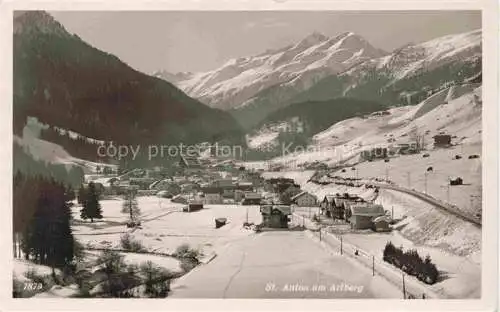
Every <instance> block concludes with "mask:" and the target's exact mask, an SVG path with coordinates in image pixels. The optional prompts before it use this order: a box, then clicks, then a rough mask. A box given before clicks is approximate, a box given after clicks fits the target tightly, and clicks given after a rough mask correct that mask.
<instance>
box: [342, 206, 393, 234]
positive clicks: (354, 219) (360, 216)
mask: <svg viewBox="0 0 500 312" xmlns="http://www.w3.org/2000/svg"><path fill="white" fill-rule="evenodd" d="M380 216H385V211H384V207H382V206H381V205H373V204H370V203H366V202H364V203H363V202H361V203H352V204H349V205H347V207H346V210H345V217H346V220H348V221H349V223H351V227H352V228H353V229H371V228H373V227H374V224H373V220H374V219H375V218H377V217H380Z"/></svg>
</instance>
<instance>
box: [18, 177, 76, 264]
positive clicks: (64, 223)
mask: <svg viewBox="0 0 500 312" xmlns="http://www.w3.org/2000/svg"><path fill="white" fill-rule="evenodd" d="M74 197H75V193H74V190H73V188H72V187H71V185H65V184H64V183H62V182H58V181H56V180H55V179H54V178H48V177H43V176H41V175H37V176H29V175H26V174H23V173H21V172H19V171H18V172H16V174H15V176H14V179H13V217H14V218H13V219H14V227H13V229H14V233H17V234H20V235H14V237H15V239H16V238H17V239H18V241H15V242H14V244H15V246H16V245H17V246H18V248H17V249H15V253H16V256H20V252H21V251H22V253H23V255H24V258H25V259H26V260H31V261H33V262H35V263H38V264H42V265H48V266H51V267H52V268H54V267H64V266H65V265H67V264H69V263H70V262H71V261H72V260H73V257H74V246H75V241H74V238H73V234H72V232H71V227H70V220H71V211H70V207H71V205H72V203H71V201H72V200H73V199H74ZM19 236H20V238H19Z"/></svg>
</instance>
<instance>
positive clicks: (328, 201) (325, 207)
mask: <svg viewBox="0 0 500 312" xmlns="http://www.w3.org/2000/svg"><path fill="white" fill-rule="evenodd" d="M333 198H334V196H333V195H326V196H325V197H323V200H322V201H321V203H320V204H319V207H320V208H321V214H325V215H326V216H327V217H332V211H333V209H334V206H335V202H334V201H333Z"/></svg>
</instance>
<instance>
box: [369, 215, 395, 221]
mask: <svg viewBox="0 0 500 312" xmlns="http://www.w3.org/2000/svg"><path fill="white" fill-rule="evenodd" d="M382 221H383V222H387V223H390V222H391V218H389V217H388V216H385V215H384V216H380V217H376V218H375V219H373V222H375V223H376V222H382Z"/></svg>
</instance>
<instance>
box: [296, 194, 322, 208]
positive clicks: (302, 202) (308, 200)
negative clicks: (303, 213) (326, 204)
mask: <svg viewBox="0 0 500 312" xmlns="http://www.w3.org/2000/svg"><path fill="white" fill-rule="evenodd" d="M291 199H292V203H294V204H296V205H297V206H299V207H315V206H316V204H317V201H318V199H317V198H316V196H314V195H312V194H310V193H308V192H300V193H299V194H297V195H295V196H293V197H292V198H291Z"/></svg>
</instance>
